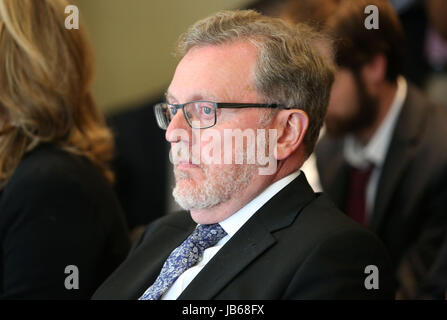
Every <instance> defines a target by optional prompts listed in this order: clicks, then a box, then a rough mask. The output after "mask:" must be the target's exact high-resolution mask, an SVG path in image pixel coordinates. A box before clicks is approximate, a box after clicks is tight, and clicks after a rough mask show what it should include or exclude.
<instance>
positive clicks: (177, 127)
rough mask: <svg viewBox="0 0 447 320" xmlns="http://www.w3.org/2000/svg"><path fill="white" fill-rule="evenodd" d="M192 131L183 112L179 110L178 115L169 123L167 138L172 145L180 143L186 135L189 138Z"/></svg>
mask: <svg viewBox="0 0 447 320" xmlns="http://www.w3.org/2000/svg"><path fill="white" fill-rule="evenodd" d="M190 131H191V127H190V126H189V124H188V122H187V121H186V119H185V116H184V114H183V111H182V110H181V109H180V110H177V113H176V114H175V116H174V117H173V118H172V120H171V122H170V123H169V125H168V128H167V129H166V135H165V138H166V140H167V141H168V142H170V143H174V142H179V141H180V140H182V138H184V137H185V135H186V136H187V137H189V135H190Z"/></svg>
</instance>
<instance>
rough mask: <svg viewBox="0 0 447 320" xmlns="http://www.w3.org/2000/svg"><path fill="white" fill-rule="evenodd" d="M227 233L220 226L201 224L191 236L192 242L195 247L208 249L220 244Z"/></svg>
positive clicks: (216, 224)
mask: <svg viewBox="0 0 447 320" xmlns="http://www.w3.org/2000/svg"><path fill="white" fill-rule="evenodd" d="M226 235H227V233H226V232H225V230H224V229H223V228H222V227H221V226H220V224H218V223H215V224H200V225H198V226H197V227H196V229H195V230H194V232H193V233H192V234H191V236H190V240H191V242H193V243H194V244H195V245H197V246H200V247H202V249H203V250H204V249H207V248H209V247H212V246H214V245H215V244H216V243H218V242H219V241H220V240H221V239H222V238H223V237H225V236H226Z"/></svg>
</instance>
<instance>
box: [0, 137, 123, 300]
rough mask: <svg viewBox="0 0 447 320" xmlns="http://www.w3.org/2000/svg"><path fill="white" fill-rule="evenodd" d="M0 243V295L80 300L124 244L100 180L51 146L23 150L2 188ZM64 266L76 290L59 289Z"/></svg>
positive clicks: (119, 219) (114, 207)
mask: <svg viewBox="0 0 447 320" xmlns="http://www.w3.org/2000/svg"><path fill="white" fill-rule="evenodd" d="M0 244H1V247H0V298H2V299H88V298H90V296H91V295H92V293H93V292H94V290H95V289H96V288H97V287H98V286H99V285H100V284H101V282H102V281H103V280H104V279H105V278H106V277H107V276H108V275H109V274H110V273H111V272H112V271H113V270H114V269H115V268H116V267H117V266H118V264H119V263H120V262H122V260H123V259H124V258H125V256H126V254H127V252H128V249H129V240H128V234H127V229H126V227H125V222H124V216H123V214H122V212H121V209H120V206H119V204H118V202H117V200H116V198H115V195H114V193H113V191H112V188H111V186H110V185H109V183H108V181H106V179H105V178H104V177H103V175H102V174H101V173H100V171H99V170H98V169H97V168H96V167H95V166H93V165H92V163H91V162H90V161H88V160H87V159H85V158H83V157H79V156H74V155H72V154H69V153H67V152H65V151H62V150H59V149H58V148H56V147H55V146H52V145H41V146H39V147H37V148H36V149H35V150H33V151H32V152H30V153H29V154H27V155H25V156H24V158H23V159H22V161H21V162H20V164H19V166H18V168H17V169H16V170H15V172H14V174H13V176H12V178H11V179H10V181H9V182H8V184H7V185H6V187H5V188H4V190H3V192H2V194H1V196H0ZM69 265H74V266H76V267H77V269H78V271H79V289H78V290H76V289H71V290H67V289H66V287H65V279H66V277H69V276H73V275H74V273H73V272H70V273H67V274H66V273H65V268H66V267H67V266H69ZM71 283H72V284H73V283H74V282H71Z"/></svg>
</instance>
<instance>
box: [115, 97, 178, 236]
mask: <svg viewBox="0 0 447 320" xmlns="http://www.w3.org/2000/svg"><path fill="white" fill-rule="evenodd" d="M163 99H164V98H160V99H157V100H153V101H148V102H147V103H145V104H143V105H141V106H137V107H132V108H130V109H129V110H125V111H120V112H118V113H115V114H113V115H110V116H109V117H108V119H107V123H108V124H109V125H110V127H111V129H112V131H113V133H114V135H115V143H116V158H115V160H114V162H113V169H114V171H115V173H116V183H115V190H116V193H117V195H118V198H119V200H120V202H121V205H122V207H123V209H124V212H125V214H126V220H127V223H128V226H129V228H130V229H133V228H135V227H137V226H141V225H147V224H148V223H150V222H152V221H154V220H155V219H157V218H160V217H161V216H163V215H164V214H165V213H166V203H165V200H166V190H167V182H168V175H167V170H168V164H169V159H168V144H167V143H166V141H165V138H164V135H165V133H166V132H165V131H164V130H162V129H160V128H159V127H158V126H157V122H156V120H155V114H154V105H155V103H157V102H160V101H163ZM148 198H149V199H150V201H148Z"/></svg>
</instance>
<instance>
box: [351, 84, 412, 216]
mask: <svg viewBox="0 0 447 320" xmlns="http://www.w3.org/2000/svg"><path fill="white" fill-rule="evenodd" d="M406 96H407V81H406V80H405V78H404V77H401V76H400V77H398V79H397V91H396V94H395V96H394V100H393V103H392V105H391V108H390V110H389V111H388V114H387V115H386V117H385V119H384V120H383V121H382V124H381V125H380V127H379V128H378V129H377V130H376V132H375V133H374V135H373V137H372V138H371V139H370V140H369V142H368V144H367V145H363V144H361V143H360V142H359V141H358V140H357V139H356V138H355V137H354V136H352V135H349V136H347V137H346V138H345V139H344V149H343V153H344V157H345V159H346V161H347V162H348V163H349V164H350V165H351V166H353V167H355V168H358V169H365V168H366V167H367V166H369V165H370V164H373V165H374V170H373V172H372V174H371V177H370V179H369V181H368V185H367V187H366V221H369V219H370V218H371V214H372V212H373V211H374V199H375V197H376V193H377V185H378V183H379V178H380V173H381V172H382V167H383V163H384V162H385V158H386V155H387V153H388V147H389V145H390V142H391V138H392V136H393V132H394V128H395V126H396V122H397V119H398V118H399V114H400V111H401V109H402V106H403V104H404V102H405V98H406Z"/></svg>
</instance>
